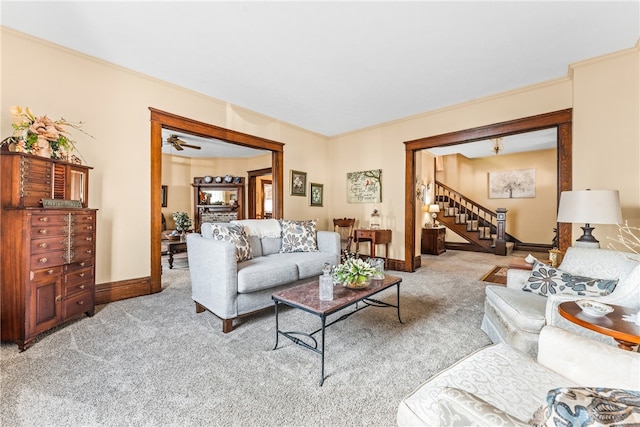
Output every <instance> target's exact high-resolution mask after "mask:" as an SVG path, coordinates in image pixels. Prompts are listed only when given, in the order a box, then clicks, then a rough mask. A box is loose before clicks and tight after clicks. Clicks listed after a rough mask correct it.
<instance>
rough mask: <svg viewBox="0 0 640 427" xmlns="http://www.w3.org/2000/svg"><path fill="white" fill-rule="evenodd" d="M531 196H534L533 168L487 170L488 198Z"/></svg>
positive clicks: (534, 179)
mask: <svg viewBox="0 0 640 427" xmlns="http://www.w3.org/2000/svg"><path fill="white" fill-rule="evenodd" d="M533 197H536V170H535V169H519V170H511V171H501V172H489V198H490V199H521V198H533Z"/></svg>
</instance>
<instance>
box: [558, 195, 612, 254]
mask: <svg viewBox="0 0 640 427" xmlns="http://www.w3.org/2000/svg"><path fill="white" fill-rule="evenodd" d="M558 222H568V223H584V224H585V225H584V227H580V228H582V231H583V234H582V236H580V238H579V239H578V240H576V243H575V246H584V247H594V248H599V247H600V242H598V240H597V239H596V238H595V237H593V234H592V231H593V227H591V225H590V224H620V223H621V222H622V211H621V210H620V195H619V194H618V190H579V191H563V192H562V193H560V205H559V206H558Z"/></svg>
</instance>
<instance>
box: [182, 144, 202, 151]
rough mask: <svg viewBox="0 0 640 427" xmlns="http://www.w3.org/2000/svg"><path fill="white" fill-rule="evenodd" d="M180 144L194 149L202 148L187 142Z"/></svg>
mask: <svg viewBox="0 0 640 427" xmlns="http://www.w3.org/2000/svg"><path fill="white" fill-rule="evenodd" d="M180 145H181V146H183V147H189V148H193V149H196V150H199V149H200V148H201V147H198V146H197V145H191V144H185V143H182V144H180Z"/></svg>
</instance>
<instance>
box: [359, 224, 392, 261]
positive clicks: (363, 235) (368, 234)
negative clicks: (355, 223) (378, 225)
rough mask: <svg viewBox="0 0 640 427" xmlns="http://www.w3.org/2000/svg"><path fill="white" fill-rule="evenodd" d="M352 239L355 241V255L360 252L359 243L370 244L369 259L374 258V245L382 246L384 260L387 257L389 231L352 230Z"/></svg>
mask: <svg viewBox="0 0 640 427" xmlns="http://www.w3.org/2000/svg"><path fill="white" fill-rule="evenodd" d="M353 238H354V240H355V241H356V253H358V252H359V250H360V242H361V241H363V242H371V258H376V245H384V249H385V251H384V257H385V258H384V259H385V264H386V259H387V257H388V256H389V243H390V242H391V230H354V231H353Z"/></svg>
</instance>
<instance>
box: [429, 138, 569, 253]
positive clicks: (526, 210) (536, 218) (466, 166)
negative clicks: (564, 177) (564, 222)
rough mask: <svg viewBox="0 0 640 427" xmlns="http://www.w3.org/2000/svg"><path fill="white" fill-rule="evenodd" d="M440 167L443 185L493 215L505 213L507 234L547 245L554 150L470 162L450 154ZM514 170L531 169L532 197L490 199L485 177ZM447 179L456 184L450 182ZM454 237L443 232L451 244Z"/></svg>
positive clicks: (550, 232)
mask: <svg viewBox="0 0 640 427" xmlns="http://www.w3.org/2000/svg"><path fill="white" fill-rule="evenodd" d="M444 164H445V168H444V170H443V171H442V172H438V179H439V180H440V181H441V182H442V183H443V184H445V185H447V186H449V187H451V188H452V189H454V190H456V191H458V192H460V193H462V194H463V195H465V196H466V197H468V198H469V199H471V200H473V201H474V202H476V203H478V204H480V205H481V206H484V207H485V208H487V209H490V210H492V211H494V212H495V210H496V209H497V208H506V209H507V210H508V212H507V233H510V234H511V235H512V236H514V237H515V238H517V239H519V240H520V241H522V242H526V243H545V244H551V242H552V241H553V238H554V235H555V234H554V232H553V229H554V228H556V203H557V202H556V201H557V197H556V194H557V190H556V188H557V182H558V181H557V169H556V150H555V149H549V150H540V151H529V152H526V153H514V154H500V155H497V156H495V155H491V156H487V157H480V158H473V159H469V158H466V157H464V156H462V155H456V154H452V155H448V156H445V157H444ZM518 169H535V174H536V195H535V197H533V198H522V199H490V198H489V178H488V174H489V173H492V172H502V171H509V170H518ZM449 178H452V179H453V180H454V181H455V182H456V183H455V184H452V183H450V182H449V181H448V179H449ZM454 235H455V233H453V232H449V233H447V240H452V241H454V240H453V238H454ZM456 241H457V240H456Z"/></svg>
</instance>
